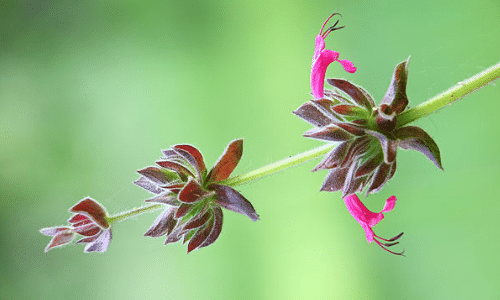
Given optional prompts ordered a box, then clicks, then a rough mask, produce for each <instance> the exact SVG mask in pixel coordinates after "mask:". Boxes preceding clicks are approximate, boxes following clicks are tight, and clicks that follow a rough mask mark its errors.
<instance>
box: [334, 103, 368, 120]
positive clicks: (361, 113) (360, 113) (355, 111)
mask: <svg viewBox="0 0 500 300" xmlns="http://www.w3.org/2000/svg"><path fill="white" fill-rule="evenodd" d="M333 111H335V112H336V113H338V114H339V115H343V116H350V117H357V118H360V119H366V118H367V117H368V116H369V113H370V112H367V111H366V110H365V109H364V108H361V107H359V106H355V105H345V104H341V105H335V106H334V107H333Z"/></svg>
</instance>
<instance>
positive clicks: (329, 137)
mask: <svg viewBox="0 0 500 300" xmlns="http://www.w3.org/2000/svg"><path fill="white" fill-rule="evenodd" d="M304 136H305V137H309V138H313V139H317V140H324V141H333V142H343V141H347V140H349V139H351V138H352V135H351V134H350V133H349V132H347V131H345V130H344V129H342V128H339V127H337V126H335V125H330V126H326V127H318V128H313V129H311V130H308V131H306V132H305V133H304Z"/></svg>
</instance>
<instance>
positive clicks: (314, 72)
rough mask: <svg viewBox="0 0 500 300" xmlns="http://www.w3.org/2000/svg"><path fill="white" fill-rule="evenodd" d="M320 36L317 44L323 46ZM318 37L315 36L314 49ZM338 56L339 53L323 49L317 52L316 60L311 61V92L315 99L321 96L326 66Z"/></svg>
mask: <svg viewBox="0 0 500 300" xmlns="http://www.w3.org/2000/svg"><path fill="white" fill-rule="evenodd" d="M318 37H320V39H321V41H322V44H321V45H319V46H322V47H324V41H323V38H322V37H321V36H318ZM318 37H316V49H318ZM338 57H339V53H338V52H335V51H332V50H328V49H326V50H323V51H321V52H319V55H317V58H316V60H314V61H313V64H312V67H311V92H312V95H313V97H314V98H315V99H321V98H323V89H324V85H325V73H326V69H327V68H328V66H329V65H330V64H331V63H332V62H334V61H336V60H337V59H338Z"/></svg>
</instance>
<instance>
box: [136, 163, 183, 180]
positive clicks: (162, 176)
mask: <svg viewBox="0 0 500 300" xmlns="http://www.w3.org/2000/svg"><path fill="white" fill-rule="evenodd" d="M137 173H139V174H141V175H142V176H144V177H146V178H147V179H149V180H151V181H153V182H155V183H157V184H166V183H170V182H172V181H176V180H179V175H177V173H175V172H172V171H170V170H167V169H163V170H161V169H160V168H156V167H147V168H145V169H142V170H139V171H137Z"/></svg>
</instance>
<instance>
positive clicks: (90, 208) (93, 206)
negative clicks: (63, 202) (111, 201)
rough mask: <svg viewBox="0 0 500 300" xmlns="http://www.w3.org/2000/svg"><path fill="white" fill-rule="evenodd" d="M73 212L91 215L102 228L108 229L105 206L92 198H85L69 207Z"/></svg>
mask: <svg viewBox="0 0 500 300" xmlns="http://www.w3.org/2000/svg"><path fill="white" fill-rule="evenodd" d="M69 211H70V212H73V213H81V214H84V215H86V216H87V217H89V218H90V219H92V220H93V221H94V223H95V224H96V225H98V226H100V227H101V228H104V229H108V228H109V224H108V221H107V219H106V216H107V213H106V210H105V209H104V207H103V206H102V205H101V204H99V203H98V202H97V201H95V200H94V199H92V198H85V199H83V200H81V201H80V202H78V203H77V204H76V205H75V206H73V207H72V208H70V209H69Z"/></svg>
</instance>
